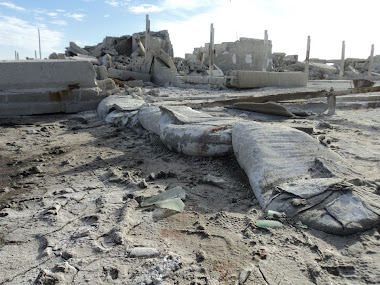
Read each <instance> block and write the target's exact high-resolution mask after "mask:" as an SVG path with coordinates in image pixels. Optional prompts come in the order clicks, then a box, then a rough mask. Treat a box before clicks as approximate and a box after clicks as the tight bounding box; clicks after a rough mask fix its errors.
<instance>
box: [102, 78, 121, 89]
mask: <svg viewBox="0 0 380 285" xmlns="http://www.w3.org/2000/svg"><path fill="white" fill-rule="evenodd" d="M96 84H97V85H98V87H99V88H100V89H102V90H103V91H107V90H114V89H117V90H119V88H118V87H117V86H116V84H115V81H113V80H112V79H111V78H106V79H104V80H96Z"/></svg>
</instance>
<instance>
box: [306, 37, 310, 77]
mask: <svg viewBox="0 0 380 285" xmlns="http://www.w3.org/2000/svg"><path fill="white" fill-rule="evenodd" d="M310 43H311V41H310V36H307V49H306V60H305V73H306V74H307V78H308V79H309V60H310Z"/></svg>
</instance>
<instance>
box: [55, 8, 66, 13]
mask: <svg viewBox="0 0 380 285" xmlns="http://www.w3.org/2000/svg"><path fill="white" fill-rule="evenodd" d="M55 11H57V12H58V13H63V12H66V10H63V9H56V10H55Z"/></svg>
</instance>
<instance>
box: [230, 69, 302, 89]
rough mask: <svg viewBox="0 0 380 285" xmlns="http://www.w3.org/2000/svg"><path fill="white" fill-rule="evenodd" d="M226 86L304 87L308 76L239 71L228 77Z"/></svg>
mask: <svg viewBox="0 0 380 285" xmlns="http://www.w3.org/2000/svg"><path fill="white" fill-rule="evenodd" d="M226 78H227V80H226V86H227V87H235V88H241V89H244V88H258V87H269V86H271V87H277V86H278V87H280V86H281V87H304V86H306V85H307V75H306V74H305V73H303V72H262V71H245V70H237V71H234V72H233V75H231V76H228V77H226Z"/></svg>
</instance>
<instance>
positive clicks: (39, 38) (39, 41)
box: [38, 29, 42, 59]
mask: <svg viewBox="0 0 380 285" xmlns="http://www.w3.org/2000/svg"><path fill="white" fill-rule="evenodd" d="M38 44H39V47H40V59H41V58H42V56H41V35H40V29H38Z"/></svg>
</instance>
